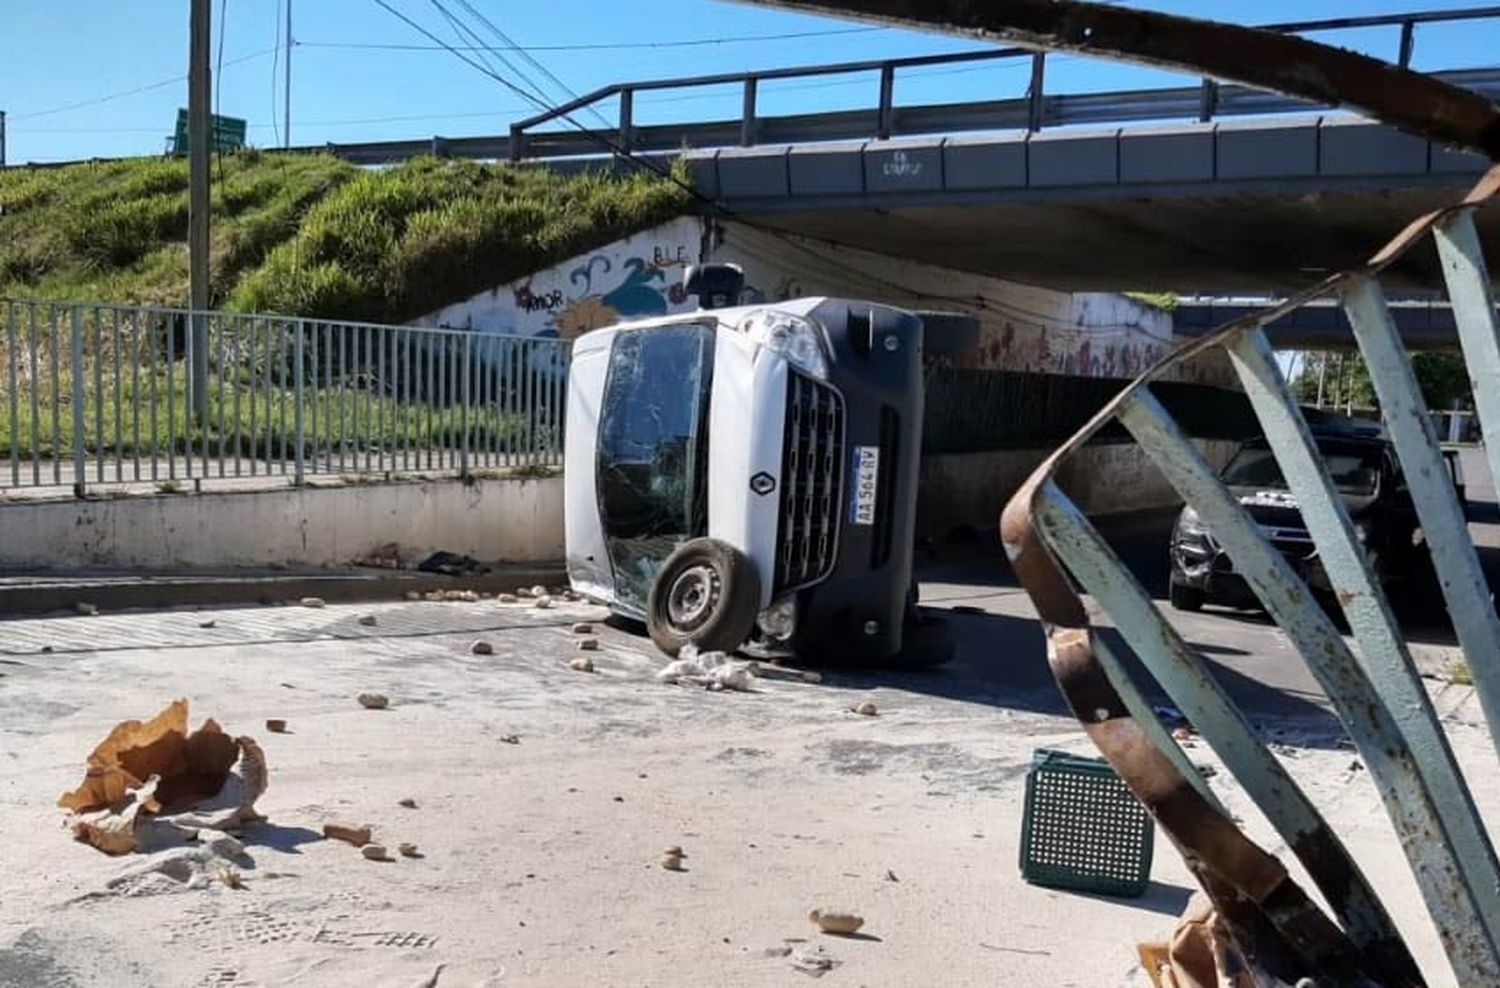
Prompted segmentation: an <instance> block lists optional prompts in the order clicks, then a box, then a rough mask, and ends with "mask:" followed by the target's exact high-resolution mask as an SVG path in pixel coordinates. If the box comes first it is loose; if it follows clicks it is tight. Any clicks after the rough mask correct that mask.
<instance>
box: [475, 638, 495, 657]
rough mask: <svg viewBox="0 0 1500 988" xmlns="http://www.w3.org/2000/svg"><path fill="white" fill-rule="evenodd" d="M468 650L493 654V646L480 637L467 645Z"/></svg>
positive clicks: (482, 653)
mask: <svg viewBox="0 0 1500 988" xmlns="http://www.w3.org/2000/svg"><path fill="white" fill-rule="evenodd" d="M469 651H471V652H473V653H474V654H475V655H494V654H495V646H493V645H491V644H490V643H489V642H487V641H485V640H484V639H483V638H481V639H480V640H479V641H477V642H475V643H474V644H472V645H470V646H469Z"/></svg>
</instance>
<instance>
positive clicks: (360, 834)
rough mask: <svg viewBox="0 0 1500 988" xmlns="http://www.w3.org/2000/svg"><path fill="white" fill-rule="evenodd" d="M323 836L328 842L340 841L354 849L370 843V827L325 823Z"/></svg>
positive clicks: (367, 825)
mask: <svg viewBox="0 0 1500 988" xmlns="http://www.w3.org/2000/svg"><path fill="white" fill-rule="evenodd" d="M323 836H324V837H327V838H328V839H329V840H341V841H343V842H344V843H346V844H353V845H354V846H355V847H363V846H364V845H366V844H368V843H370V836H371V832H370V825H369V824H362V825H361V824H353V823H338V822H334V823H325V824H323Z"/></svg>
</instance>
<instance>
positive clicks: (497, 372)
mask: <svg viewBox="0 0 1500 988" xmlns="http://www.w3.org/2000/svg"><path fill="white" fill-rule="evenodd" d="M199 341H202V342H199ZM569 349H570V348H569V344H568V343H566V342H564V341H562V340H558V339H555V338H548V337H515V336H499V335H495V334H488V333H475V332H469V331H465V330H450V329H425V328H418V327H412V326H392V325H377V324H371V323H349V322H334V321H329V320H318V319H298V318H290V317H284V316H255V315H239V314H235V313H227V312H190V311H187V310H183V309H167V308H155V307H148V306H126V305H100V304H90V303H76V302H33V301H17V300H0V382H3V383H4V385H5V387H4V389H3V392H0V490H4V489H7V488H11V489H14V488H45V487H71V488H72V489H73V491H74V492H75V493H76V494H77V495H79V496H82V495H83V494H84V493H85V492H86V491H87V490H88V489H89V488H91V487H94V486H99V485H130V484H155V485H157V486H158V487H162V488H167V487H174V488H175V487H176V486H178V485H182V484H191V485H195V486H197V485H201V484H203V483H205V482H209V481H212V482H229V481H235V480H239V481H244V480H246V479H253V478H273V479H285V480H286V481H287V482H290V483H295V484H300V483H302V482H303V481H304V480H305V479H307V478H308V477H309V476H312V475H329V476H335V477H338V476H357V477H395V476H399V475H412V474H432V473H452V474H459V475H469V474H472V473H473V472H474V471H476V470H493V469H516V468H541V467H550V466H555V465H559V464H560V463H561V459H562V426H563V400H564V393H565V384H566V378H567V364H568V357H569ZM195 367H196V368H197V372H196V373H195V371H194V368H195ZM200 375H201V377H200ZM200 379H201V380H202V381H203V384H202V386H201V387H200V386H199V385H198V384H197V382H198V381H199V380H200Z"/></svg>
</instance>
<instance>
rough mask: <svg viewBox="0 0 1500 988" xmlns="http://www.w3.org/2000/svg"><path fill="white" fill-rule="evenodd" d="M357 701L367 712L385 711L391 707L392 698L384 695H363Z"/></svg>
mask: <svg viewBox="0 0 1500 988" xmlns="http://www.w3.org/2000/svg"><path fill="white" fill-rule="evenodd" d="M355 699H356V700H358V701H359V705H360V706H361V707H364V708H365V709H366V710H384V709H385V708H386V707H389V706H390V705H391V701H390V698H389V697H387V696H386V695H385V694H384V693H361V694H360V695H359V696H357V697H355Z"/></svg>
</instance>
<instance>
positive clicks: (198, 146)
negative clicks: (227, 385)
mask: <svg viewBox="0 0 1500 988" xmlns="http://www.w3.org/2000/svg"><path fill="white" fill-rule="evenodd" d="M191 2H192V13H191V16H190V19H189V42H188V285H189V289H188V292H189V296H190V297H189V302H188V307H189V308H190V309H191V310H192V313H191V315H190V316H189V318H190V319H191V321H192V333H191V335H190V336H189V338H188V346H189V351H188V352H189V354H190V356H191V365H190V367H189V368H188V382H189V388H190V393H191V400H192V408H193V410H194V412H195V413H196V415H197V418H198V421H199V422H200V423H204V424H206V423H207V422H208V322H207V319H206V317H205V316H204V314H203V313H204V310H206V309H207V308H208V305H209V292H208V209H209V196H208V161H209V144H210V142H211V141H212V140H213V137H212V134H211V130H212V126H211V119H210V116H209V100H210V98H211V96H212V93H213V88H212V86H211V85H210V76H209V51H210V49H211V48H212V47H213V46H212V44H211V43H210V37H211V35H212V27H211V22H210V21H209V9H210V2H211V0H191Z"/></svg>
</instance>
